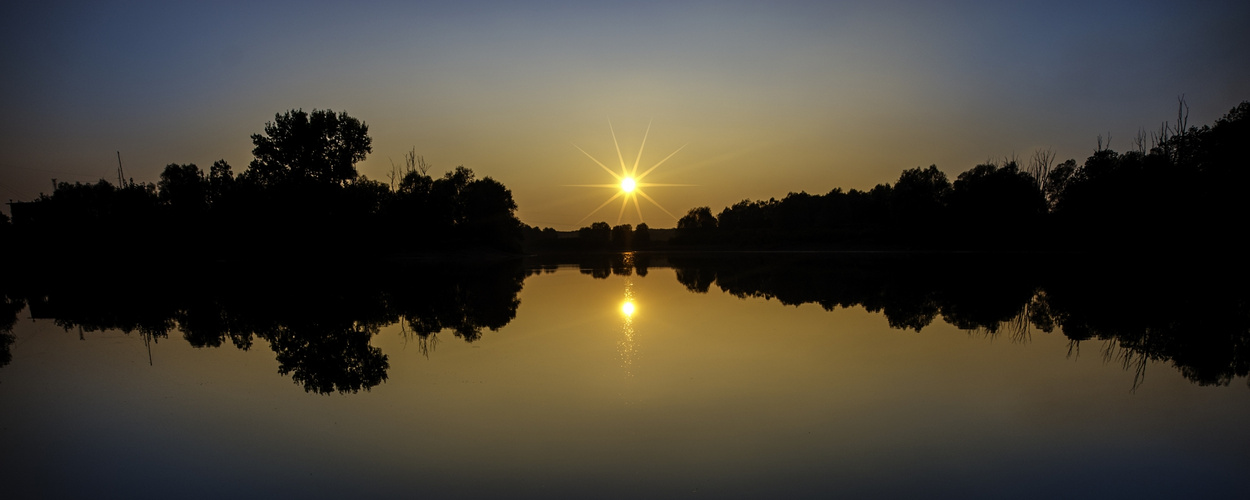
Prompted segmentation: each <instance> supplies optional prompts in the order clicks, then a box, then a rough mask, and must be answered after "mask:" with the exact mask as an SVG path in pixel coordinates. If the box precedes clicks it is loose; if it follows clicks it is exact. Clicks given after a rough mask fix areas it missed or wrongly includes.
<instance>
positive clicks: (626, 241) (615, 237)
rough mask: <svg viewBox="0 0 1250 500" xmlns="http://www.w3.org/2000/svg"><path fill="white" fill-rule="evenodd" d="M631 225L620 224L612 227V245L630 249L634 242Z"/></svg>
mask: <svg viewBox="0 0 1250 500" xmlns="http://www.w3.org/2000/svg"><path fill="white" fill-rule="evenodd" d="M633 229H634V228H633V226H631V225H629V224H621V225H619V226H614V227H613V228H612V247H613V248H618V249H630V248H633V244H634V231H633Z"/></svg>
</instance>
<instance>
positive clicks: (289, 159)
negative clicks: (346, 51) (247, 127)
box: [244, 109, 373, 186]
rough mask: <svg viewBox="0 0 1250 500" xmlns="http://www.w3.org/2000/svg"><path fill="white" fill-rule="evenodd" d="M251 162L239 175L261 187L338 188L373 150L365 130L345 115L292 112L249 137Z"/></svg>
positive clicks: (276, 116) (279, 115)
mask: <svg viewBox="0 0 1250 500" xmlns="http://www.w3.org/2000/svg"><path fill="white" fill-rule="evenodd" d="M252 143H253V144H255V145H256V147H255V148H253V149H252V155H253V156H255V157H256V158H255V159H254V160H252V163H251V165H249V166H248V170H247V172H245V173H244V176H245V177H247V178H248V179H249V180H251V181H253V182H256V183H258V184H261V185H264V186H273V185H275V184H279V183H282V182H287V181H311V182H317V183H324V184H334V185H342V184H345V183H347V182H350V181H352V180H354V179H355V178H356V163H357V162H359V161H361V160H364V159H365V156H366V155H367V154H369V153H371V152H373V148H372V143H373V140H372V139H371V138H370V137H369V127H368V126H367V125H365V124H364V123H363V122H361V121H360V120H357V119H355V118H352V117H350V116H348V115H347V113H346V112H341V113H338V114H335V113H334V112H333V111H330V110H318V109H314V110H313V111H312V113H305V112H304V110H302V109H301V110H291V111H288V112H286V113H282V114H276V115H274V121H272V122H268V123H266V124H265V133H264V135H261V134H253V135H252Z"/></svg>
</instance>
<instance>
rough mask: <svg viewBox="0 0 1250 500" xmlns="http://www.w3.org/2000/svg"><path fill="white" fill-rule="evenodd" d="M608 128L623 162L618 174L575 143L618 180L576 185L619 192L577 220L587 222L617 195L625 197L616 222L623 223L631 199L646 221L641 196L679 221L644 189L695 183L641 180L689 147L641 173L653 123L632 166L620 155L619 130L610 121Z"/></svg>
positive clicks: (641, 217)
mask: <svg viewBox="0 0 1250 500" xmlns="http://www.w3.org/2000/svg"><path fill="white" fill-rule="evenodd" d="M608 129H609V130H611V131H612V144H613V145H614V146H616V157H617V159H618V160H619V161H620V163H621V172H620V173H619V174H618V173H616V172H615V171H613V170H612V169H610V168H608V166H607V165H604V164H603V162H601V161H599V160H597V159H595V157H594V156H591V155H590V153H587V152H586V150H584V149H582V148H580V147H577V146H576V145H574V146H573V147H575V148H577V150H578V151H581V152H582V154H584V155H586V157H587V158H590V160H591V161H593V162H595V164H596V165H599V167H601V168H603V169H604V170H605V171H607V172H608V173H609V174H611V175H612V177H615V178H616V183H613V184H579V185H577V187H595V188H612V189H616V190H617V192H616V194H614V195H612V197H611V198H608V201H605V202H603V204H602V205H599V206H598V207H596V208H595V209H594V210H591V211H590V213H588V214H586V216H585V217H582V219H581V220H579V221H577V223H578V224H581V223H582V222H585V221H586V219H589V218H590V217H591V216H592V215H595V214H596V213H598V212H599V211H600V210H603V208H604V207H606V206H608V205H609V204H611V203H612V202H613V201H615V200H616V199H617V198H622V200H621V210H620V211H619V212H617V214H616V223H617V224H620V223H621V218H622V217H624V216H625V209H627V208H629V203H630V202H631V201H632V202H633V203H634V211H635V212H637V214H638V222H640V223H641V222H643V221H644V217H643V216H642V205H641V204H640V203H638V197H639V196H641V197H642V198H644V199H646V200H647V201H648V202H650V203H651V204H652V205H655V207H656V208H659V209H660V210H661V211H663V212H664V213H665V214H667V215H668V216H669V217H672V218H673V220H674V221H676V220H677V216H676V215H673V213H672V212H669V211H668V209H666V208H664V207H663V206H662V205H660V203H659V202H657V201H655V199H654V198H652V197H651V196H648V195H647V193H646V192H644V191H643V189H642V188H646V187H674V186H691V185H692V184H656V183H650V182H642V179H643V178H644V177H646V176H647V174H650V173H651V172H654V171H655V169H656V168H659V166H660V165H663V164H664V162H666V161H668V160H669V158H672V157H673V155H675V154H677V152H678V151H681V150H682V148H685V147H686V146H682V147H680V148H677V151H673V152H672V153H669V155H668V156H665V157H664V159H662V160H660V161H659V162H657V163H656V164H655V165H652V166H651V167H650V168H648V169H646V170H644V171H643V172H642V173H641V174H639V173H638V165H639V164H640V163H641V162H642V151H643V149H645V148H646V146H647V135H649V134H650V133H651V125H650V124H647V130H646V132H643V134H642V145H641V146H639V147H638V156H637V157H635V158H634V165H633V167H630V166H628V165H626V164H625V156H624V155H622V154H621V145H620V143H619V142H617V140H616V130H615V129H613V128H612V124H611V123H610V122H609V123H608Z"/></svg>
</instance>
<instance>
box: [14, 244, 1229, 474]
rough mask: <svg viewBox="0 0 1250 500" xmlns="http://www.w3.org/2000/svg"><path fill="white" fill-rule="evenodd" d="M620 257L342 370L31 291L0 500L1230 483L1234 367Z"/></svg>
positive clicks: (260, 340) (400, 339)
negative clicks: (103, 319)
mask: <svg viewBox="0 0 1250 500" xmlns="http://www.w3.org/2000/svg"><path fill="white" fill-rule="evenodd" d="M620 271H621V270H620V269H618V272H617V273H615V274H614V273H611V272H607V271H604V270H598V271H593V272H592V271H591V270H586V271H585V272H583V271H581V270H579V268H578V267H577V266H560V267H558V268H553V267H550V266H549V267H548V268H547V269H546V271H545V272H534V271H531V273H532V274H531V275H529V276H527V277H525V278H524V281H523V288H521V289H520V291H519V293H518V294H516V297H515V299H517V300H519V306H517V307H515V310H514V313H515V317H513V318H511V319H510V320H507V318H504V319H503V320H501V321H496V322H495V323H496V326H499V325H498V323H502V326H500V327H499V328H498V329H497V330H491V329H490V328H489V327H487V328H478V329H477V333H476V335H477V336H478V338H475V339H474V338H472V337H474V336H475V335H474V334H473V333H470V332H468V329H464V330H465V331H464V332H462V333H463V334H462V335H456V332H455V331H454V329H453V328H441V326H445V325H438V324H436V325H433V326H432V327H431V326H430V325H426V329H427V330H430V329H434V328H438V329H439V330H438V333H435V334H432V335H426V336H423V335H421V334H420V329H421V325H420V324H419V323H421V322H420V321H418V322H416V323H417V324H414V323H413V322H410V321H407V320H400V321H395V322H389V321H376V322H375V323H376V324H374V325H364V323H365V322H364V321H357V322H356V325H355V328H356V329H357V330H359V331H363V332H364V334H363V335H364V337H363V338H365V339H366V341H367V343H368V345H365V346H363V347H362V346H356V347H349V348H346V352H348V355H345V356H344V357H343V359H344V360H346V361H343V362H344V363H348V364H351V363H356V361H352V360H354V359H356V358H359V357H360V356H364V357H366V358H367V357H368V356H369V353H373V354H374V355H376V356H375V357H374V358H371V359H373V361H369V360H366V361H363V362H360V363H358V364H362V365H369V364H370V363H373V364H374V365H376V362H377V359H384V360H385V361H384V365H385V366H384V370H383V372H384V377H385V378H384V380H378V381H376V382H378V383H376V384H372V383H370V382H367V381H368V380H370V378H369V376H368V375H367V374H366V375H363V376H362V377H363V378H362V379H363V380H366V382H365V383H363V384H361V385H360V386H359V387H356V386H355V385H353V382H343V380H347V379H345V378H343V377H344V375H342V374H336V375H333V377H331V376H323V375H318V372H317V368H315V367H313V368H310V366H314V365H307V364H306V362H304V361H292V359H295V358H299V357H300V356H302V354H300V353H301V352H304V351H300V349H304V348H308V347H307V346H306V345H304V344H307V343H308V342H309V341H300V342H303V344H300V342H295V344H300V345H304V347H299V346H296V347H292V345H295V344H292V341H291V340H290V339H289V338H288V339H286V340H283V337H281V335H282V334H283V333H281V332H287V330H290V331H294V330H295V328H294V327H291V326H289V325H288V326H286V327H276V329H275V330H273V331H278V332H279V333H274V334H271V335H269V336H268V337H266V336H265V335H258V336H256V337H255V338H254V339H253V340H252V342H253V343H252V344H251V346H250V347H249V348H248V349H246V350H243V349H239V348H236V347H234V346H233V345H232V342H231V340H229V338H226V340H225V341H224V342H222V343H221V346H220V347H193V346H192V342H189V341H188V340H186V339H184V337H185V336H186V335H185V334H184V332H183V329H185V328H186V325H188V324H191V323H192V318H190V317H180V318H176V319H175V320H173V321H172V322H167V324H168V325H169V326H170V330H169V331H168V336H166V337H161V336H160V335H155V336H153V335H150V333H151V329H148V333H144V331H141V330H140V329H135V330H133V331H131V332H130V333H124V332H122V331H120V330H116V329H104V330H102V331H90V329H91V328H90V327H88V328H84V329H82V331H81V332H80V329H79V327H80V326H81V324H82V322H78V323H75V322H73V321H66V320H64V319H60V320H56V319H31V316H32V309H33V310H34V313H36V314H35V315H37V316H43V315H44V314H43V313H40V311H38V310H37V309H38V307H39V306H38V305H37V304H32V308H30V309H27V310H25V311H23V312H22V313H21V314H20V315H19V316H18V318H19V321H18V323H17V324H16V326H15V327H14V328H13V331H12V337H13V338H14V340H13V343H12V346H11V348H10V352H11V355H12V361H11V362H10V363H9V364H8V365H7V366H4V367H3V368H0V441H2V442H3V446H0V459H2V462H3V465H2V466H0V478H2V481H0V482H2V483H3V484H4V485H5V486H4V489H3V491H5V492H6V493H5V494H4V496H5V497H6V498H39V497H82V498H99V497H125V498H169V497H184V498H185V497H202V498H221V497H227V496H244V497H299V498H335V497H349V496H350V497H404V498H412V497H431V498H447V497H464V498H469V497H480V496H507V497H552V496H555V497H573V496H590V497H600V498H601V497H644V496H645V497H706V498H725V497H795V496H800V497H801V496H807V497H829V496H845V497H896V496H958V497H982V498H1022V497H1030V498H1055V497H1065V498H1072V497H1099V498H1108V497H1124V498H1127V497H1133V498H1143V497H1146V498H1179V497H1185V498H1195V497H1209V498H1216V497H1220V498H1228V497H1242V496H1245V495H1247V494H1250V493H1248V492H1250V474H1246V471H1247V470H1250V426H1247V425H1246V422H1247V417H1250V389H1248V388H1247V384H1246V379H1245V377H1244V374H1243V375H1235V376H1233V377H1232V378H1231V380H1229V379H1227V377H1226V380H1224V383H1218V384H1209V385H1200V384H1198V383H1195V381H1194V380H1193V377H1187V376H1186V374H1185V373H1184V370H1182V369H1178V368H1177V367H1176V365H1177V362H1176V361H1175V360H1171V359H1165V358H1164V357H1160V356H1154V357H1153V358H1150V357H1143V356H1141V355H1140V354H1138V355H1135V353H1134V352H1133V351H1131V350H1130V349H1128V348H1127V347H1124V346H1122V345H1120V343H1119V342H1117V341H1115V340H1105V339H1103V340H1099V339H1097V338H1094V339H1088V340H1083V341H1082V342H1075V341H1073V339H1072V338H1070V336H1068V335H1066V334H1065V333H1064V332H1063V329H1062V328H1061V327H1056V328H1055V329H1053V330H1052V331H1051V332H1045V331H1043V330H1042V329H1039V328H1037V327H1035V326H1030V325H1028V324H1026V323H1019V322H1017V323H1015V324H1013V323H1011V321H1010V320H1009V321H1005V322H1004V323H1003V324H1002V326H1001V327H1000V328H998V329H996V330H994V331H990V330H991V329H988V328H984V327H977V328H974V329H971V330H970V329H965V328H960V327H956V326H952V324H951V323H950V322H949V321H948V320H950V321H955V322H958V321H957V320H955V316H956V315H955V314H954V313H949V314H948V313H947V312H946V311H945V310H943V313H942V314H938V315H937V316H936V317H932V321H930V322H928V324H927V325H923V326H921V327H920V328H919V331H916V330H917V329H916V328H910V329H899V328H895V327H892V326H891V319H890V318H887V316H886V314H883V313H882V312H880V311H877V312H870V311H869V310H867V309H866V308H865V307H863V306H861V305H852V306H850V307H840V306H838V305H836V304H835V305H829V307H828V308H826V307H822V306H821V305H819V304H818V303H814V302H804V303H800V304H798V305H794V303H797V302H803V301H786V302H790V305H787V304H783V303H782V300H778V298H777V297H775V296H773V297H771V298H765V297H764V296H766V295H769V294H768V293H757V294H755V295H757V296H750V295H751V294H741V293H740V295H746V296H745V297H739V296H735V295H733V294H731V293H729V292H727V291H725V290H724V289H721V288H720V287H718V286H711V287H708V288H707V291H706V292H704V293H697V292H692V291H691V289H692V288H693V289H696V290H698V289H699V288H701V287H700V286H698V283H696V282H697V281H698V280H695V279H694V278H692V277H691V271H689V270H688V269H687V270H683V269H681V268H680V267H651V268H649V269H647V270H646V273H645V276H640V275H639V273H637V272H633V271H632V270H630V271H629V272H627V273H626V272H620ZM592 274H593V275H597V276H598V277H595V276H592ZM770 276H771V275H770ZM691 285H693V286H691ZM414 300H416V299H414ZM422 300H425V301H426V302H429V301H430V300H433V299H422ZM468 302H472V300H471V299H469V300H468ZM505 302H506V300H505ZM423 303H425V302H423ZM870 308H873V309H880V308H879V307H871V306H870ZM262 309H263V306H262ZM223 310H224V309H223ZM887 312H888V311H887ZM309 314H310V315H312V316H316V313H315V312H310V313H309ZM464 314H466V315H471V314H472V313H469V312H465V313H464ZM506 314H507V313H506V312H505V313H504V315H505V316H506ZM54 316H55V315H54ZM922 316H923V314H922ZM944 317H946V318H947V319H943V318H944ZM407 319H411V317H408V318H407ZM423 321H426V322H427V323H428V322H429V321H428V320H423ZM894 322H895V323H899V321H897V320H895V321H894ZM58 323H60V324H58ZM444 323H446V320H444ZM1013 325H1014V326H1013ZM66 326H67V327H68V328H67V327H66ZM488 326H489V325H488ZM964 326H967V325H964ZM284 328H285V330H284ZM304 328H305V330H307V329H308V328H311V327H308V326H305V327H304ZM287 333H289V332H287ZM227 337H228V336H227ZM466 338H469V339H471V340H472V341H471V342H469V341H466V340H465V339H466ZM274 339H278V340H274ZM195 343H198V344H201V345H203V344H205V342H204V341H203V340H199V341H196V342H195ZM208 344H212V342H208ZM271 344H274V345H271ZM278 344H281V345H278ZM370 348H375V349H372V350H371V349H370ZM309 349H311V348H309ZM308 352H314V353H315V352H317V351H316V350H315V349H313V350H312V351H308ZM283 353H285V354H283ZM292 353H294V354H292ZM352 353H355V354H352ZM362 353H363V354H362ZM284 356H285V357H284ZM336 359H337V358H336ZM1241 362H1243V363H1244V360H1242V361H1241ZM300 363H305V364H304V365H301V364H300ZM292 366H294V367H295V368H290V367H292ZM301 367H302V368H301ZM376 368H377V366H374V367H373V369H376ZM335 369H338V370H340V371H346V372H352V371H353V370H355V371H356V372H359V371H362V370H363V371H365V372H368V371H369V370H370V368H368V367H366V368H360V367H358V366H356V365H352V366H351V367H348V368H342V367H339V368H335ZM336 373H337V372H336ZM319 377H321V378H319ZM326 377H330V378H332V379H333V380H331V382H329V383H326V382H324V380H323V379H324V378H326ZM334 377H338V378H334ZM346 377H348V378H350V375H347V376H346ZM318 380H322V383H318V382H317V381H318ZM310 381H311V382H310ZM327 384H330V385H327ZM371 384H372V385H371ZM325 387H329V388H330V390H328V391H325V392H328V394H322V392H323V391H322V390H321V389H319V388H325ZM10 495H12V496H10Z"/></svg>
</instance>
